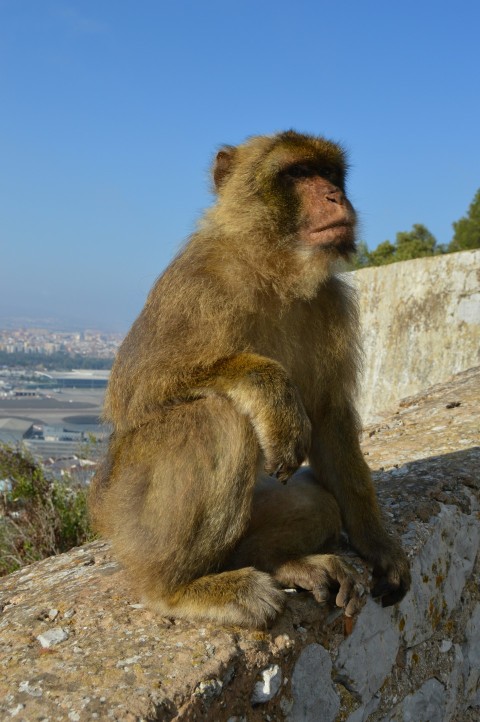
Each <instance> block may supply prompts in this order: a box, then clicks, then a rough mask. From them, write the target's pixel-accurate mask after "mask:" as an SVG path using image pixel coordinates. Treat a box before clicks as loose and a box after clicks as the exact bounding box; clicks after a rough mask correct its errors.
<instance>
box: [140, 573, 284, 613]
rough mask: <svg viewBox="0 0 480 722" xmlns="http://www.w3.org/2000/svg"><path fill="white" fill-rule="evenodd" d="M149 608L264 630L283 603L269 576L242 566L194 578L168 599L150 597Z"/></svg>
mask: <svg viewBox="0 0 480 722" xmlns="http://www.w3.org/2000/svg"><path fill="white" fill-rule="evenodd" d="M148 601H149V606H150V607H152V608H153V609H155V610H156V611H158V612H160V613H161V614H164V615H171V616H173V617H186V618H187V619H203V620H207V621H212V622H217V623H219V624H235V625H239V626H242V627H265V626H266V625H267V624H268V623H269V622H271V621H272V620H273V619H274V618H275V617H276V616H277V614H278V613H279V612H281V611H282V609H283V605H284V603H285V595H284V593H283V592H282V590H281V589H279V588H278V585H277V584H276V583H275V581H274V580H273V578H272V577H271V576H270V575H269V574H265V573H264V572H259V571H257V570H256V569H253V567H245V568H242V569H237V570H235V571H230V572H222V573H221V574H210V575H208V576H205V577H200V578H199V579H195V580H194V581H192V582H191V583H190V584H187V585H185V586H183V587H181V588H180V589H177V590H176V591H175V592H174V593H173V594H171V595H169V596H168V597H166V596H164V597H162V598H161V599H159V598H154V597H153V595H151V596H150V599H149V600H148Z"/></svg>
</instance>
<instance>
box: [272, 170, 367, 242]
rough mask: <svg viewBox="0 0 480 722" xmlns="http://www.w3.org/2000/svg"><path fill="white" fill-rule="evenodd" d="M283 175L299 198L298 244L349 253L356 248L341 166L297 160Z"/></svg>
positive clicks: (353, 224)
mask: <svg viewBox="0 0 480 722" xmlns="http://www.w3.org/2000/svg"><path fill="white" fill-rule="evenodd" d="M284 177H285V180H286V182H287V183H289V184H290V185H291V186H292V188H293V190H294V192H295V194H296V195H297V197H298V199H299V210H298V216H297V219H298V220H297V223H298V225H297V229H298V230H297V237H298V242H299V243H300V245H301V246H303V247H306V248H312V249H314V248H322V249H329V250H332V251H336V252H338V253H339V254H340V255H342V256H348V255H350V254H351V253H353V252H354V251H355V224H356V215H355V211H354V209H353V206H352V204H351V203H350V201H349V200H348V198H347V197H346V195H345V193H344V191H343V186H344V182H343V177H342V176H341V173H340V169H339V168H335V167H334V166H328V165H327V164H318V163H317V162H296V163H294V164H293V165H291V166H289V167H288V168H287V169H286V170H285V171H284Z"/></svg>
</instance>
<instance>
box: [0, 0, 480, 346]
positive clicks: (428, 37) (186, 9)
mask: <svg viewBox="0 0 480 722" xmlns="http://www.w3.org/2000/svg"><path fill="white" fill-rule="evenodd" d="M479 20H480V6H478V4H477V3H473V2H471V1H469V2H466V1H465V0H460V1H459V2H458V3H457V4H455V5H447V4H440V5H439V4H438V3H434V2H433V1H430V0H426V2H423V3H418V2H415V3H414V2H412V0H406V1H405V2H404V3H402V4H379V3H374V2H373V1H372V0H365V2H363V3H356V2H353V0H345V2H344V3H343V4H342V6H341V9H339V8H338V7H337V6H335V5H332V4H323V3H318V2H315V1H314V0H300V1H299V2H297V3H296V4H295V6H292V4H291V3H290V2H286V1H285V0H278V1H277V2H275V3H274V2H273V1H272V0H266V1H265V2H264V3H257V2H253V0H245V1H244V2H242V3H235V2H234V3H230V4H227V5H226V4H225V3H222V2H220V1H219V0H207V2H205V3H202V4H198V3H195V2H193V0H182V2H180V3H157V2H154V0H145V1H144V2H142V3H141V4H134V3H130V2H120V3H119V2H115V1H114V0H105V1H104V2H102V3H97V2H94V0H82V2H79V1H78V0H44V2H42V3H38V2H35V0H24V1H23V2H22V3H19V2H15V1H14V0H0V70H1V72H0V92H1V97H2V107H3V112H2V114H1V115H0V157H1V158H2V161H1V164H0V185H1V193H0V318H2V317H3V318H6V319H14V318H19V319H21V318H23V319H50V320H51V321H52V322H54V323H58V324H59V325H60V326H63V327H64V328H65V327H68V329H72V326H73V327H74V328H94V329H98V330H104V331H111V332H120V333H124V332H125V331H126V330H128V327H129V326H130V324H131V323H132V322H133V320H134V319H135V317H136V316H137V314H138V313H139V311H140V309H141V307H142V305H143V303H144V301H145V298H146V296H147V293H148V291H149V289H150V288H151V286H152V285H153V283H154V281H155V279H156V277H157V276H158V275H159V274H160V273H161V272H162V271H163V269H164V268H165V267H166V265H167V264H168V262H169V261H170V260H171V258H172V257H173V256H174V255H175V253H176V252H177V250H178V249H179V248H180V247H181V246H182V244H183V243H184V241H185V239H186V237H187V236H188V234H189V233H191V232H192V230H193V229H194V227H195V223H196V221H197V220H198V218H199V217H200V215H201V212H202V210H203V209H204V208H205V207H207V206H208V205H209V204H210V203H211V195H210V191H209V165H210V162H211V159H212V157H213V154H214V152H215V149H216V148H217V147H218V146H219V145H220V144H222V143H234V144H235V143H238V142H241V141H242V140H243V139H244V138H245V137H247V136H249V135H252V134H257V133H272V132H275V131H277V130H282V129H286V128H291V127H293V128H296V129H297V130H300V131H306V132H311V133H315V134H322V135H325V136H327V137H329V138H333V139H335V140H339V141H341V142H342V144H343V145H344V146H345V147H346V148H347V150H348V151H349V156H350V161H351V171H350V176H349V182H348V189H349V195H350V197H351V200H352V202H353V203H354V205H355V206H356V208H357V209H358V212H359V216H360V222H361V229H360V234H359V237H360V239H363V240H366V241H367V243H368V245H369V247H370V248H373V247H376V246H377V245H378V244H379V243H381V242H382V241H384V240H386V239H389V240H390V241H394V240H395V234H396V233H397V232H398V231H405V230H407V231H408V230H410V229H411V227H412V225H413V224H414V223H422V224H424V225H426V226H427V227H428V229H429V230H430V231H431V232H432V233H433V234H434V235H435V236H436V238H437V241H438V242H439V243H448V242H449V241H450V240H451V237H452V233H453V231H452V225H451V224H452V222H453V221H456V220H458V219H459V218H460V217H462V216H463V215H465V213H466V212H467V209H468V206H469V204H470V203H471V201H472V199H473V196H474V194H475V192H476V191H477V189H478V188H479V187H480V174H479V168H480V143H479V138H478V135H479V134H478V128H479V127H480V99H479V97H478V93H476V92H475V90H476V88H477V86H478V78H477V75H478V67H479V55H480V51H479V46H478V38H477V34H478V32H477V28H478V24H479Z"/></svg>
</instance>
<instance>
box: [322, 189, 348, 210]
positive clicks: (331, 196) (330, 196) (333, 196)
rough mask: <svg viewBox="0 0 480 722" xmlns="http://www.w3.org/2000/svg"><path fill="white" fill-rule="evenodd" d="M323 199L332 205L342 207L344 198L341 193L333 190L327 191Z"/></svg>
mask: <svg viewBox="0 0 480 722" xmlns="http://www.w3.org/2000/svg"><path fill="white" fill-rule="evenodd" d="M325 198H326V199H327V201H331V202H332V203H338V204H339V205H340V206H342V205H343V204H344V203H345V196H344V195H343V193H342V191H340V190H338V189H337V188H335V190H331V191H329V192H328V193H327V194H326V196H325Z"/></svg>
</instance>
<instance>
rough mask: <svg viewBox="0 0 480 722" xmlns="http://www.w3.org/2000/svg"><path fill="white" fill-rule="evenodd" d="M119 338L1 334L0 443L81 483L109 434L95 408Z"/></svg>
mask: <svg viewBox="0 0 480 722" xmlns="http://www.w3.org/2000/svg"><path fill="white" fill-rule="evenodd" d="M122 339H123V336H122V335H121V334H118V333H105V332H101V331H96V330H84V331H56V330H52V329H47V328H34V327H24V328H12V327H9V328H3V329H1V328H0V444H8V445H10V446H13V447H14V448H23V449H26V450H27V451H28V452H29V453H31V454H32V455H33V456H34V457H35V458H36V459H38V460H41V461H42V463H43V464H44V465H47V466H48V467H49V468H50V470H51V471H52V473H53V472H54V473H56V474H63V473H69V474H70V473H75V477H76V478H77V479H80V478H81V479H82V480H83V481H84V482H85V483H88V481H89V479H90V478H91V476H92V474H93V473H94V471H95V467H96V463H97V461H98V457H99V455H100V454H101V453H102V450H103V442H104V440H105V438H106V436H107V435H108V433H109V429H108V427H106V426H104V425H103V424H102V422H101V408H102V405H103V397H104V394H105V388H106V386H107V382H108V377H109V375H110V372H109V370H108V369H109V368H110V366H111V362H112V359H113V357H114V355H115V353H116V351H117V349H118V347H119V345H120V343H121V341H122ZM65 359H67V363H65ZM3 481H4V482H5V480H3ZM7 481H8V480H7ZM0 482H1V480H0ZM0 486H1V484H0Z"/></svg>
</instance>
